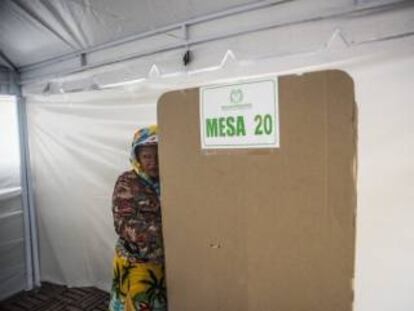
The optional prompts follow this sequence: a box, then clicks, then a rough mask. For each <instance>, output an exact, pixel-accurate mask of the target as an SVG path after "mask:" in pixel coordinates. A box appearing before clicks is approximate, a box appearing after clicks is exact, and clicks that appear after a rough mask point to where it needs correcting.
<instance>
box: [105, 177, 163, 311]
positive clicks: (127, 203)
mask: <svg viewBox="0 0 414 311" xmlns="http://www.w3.org/2000/svg"><path fill="white" fill-rule="evenodd" d="M113 216H114V224H115V230H116V232H117V234H118V235H119V239H118V242H117V245H116V248H115V256H114V260H113V282H112V292H111V301H110V305H109V310H110V311H120V310H122V311H165V310H167V298H166V288H165V279H164V251H163V241H162V228H161V209H160V200H159V185H158V183H155V182H153V181H151V179H150V178H148V177H147V176H146V175H145V174H142V173H137V172H136V171H135V170H131V171H128V172H125V173H123V174H122V175H121V176H120V177H119V178H118V180H117V182H116V184H115V189H114V193H113Z"/></svg>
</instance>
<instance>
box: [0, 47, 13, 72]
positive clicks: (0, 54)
mask: <svg viewBox="0 0 414 311" xmlns="http://www.w3.org/2000/svg"><path fill="white" fill-rule="evenodd" d="M0 60H2V61H3V62H4V63H5V64H6V65H7V66H8V67H9V68H10V69H11V70H13V71H17V66H16V65H15V64H13V62H12V61H11V60H10V58H8V57H7V55H6V54H4V52H3V51H2V50H0Z"/></svg>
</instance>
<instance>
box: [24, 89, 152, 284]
mask: <svg viewBox="0 0 414 311" xmlns="http://www.w3.org/2000/svg"><path fill="white" fill-rule="evenodd" d="M155 103H156V96H151V95H149V96H148V97H142V96H139V95H137V94H135V95H134V96H128V95H127V96H125V94H121V93H118V94H111V92H102V93H100V92H93V93H91V94H88V95H84V94H81V95H79V96H77V95H72V96H50V97H48V96H46V97H45V96H40V97H35V98H31V99H29V101H28V106H27V115H28V127H29V133H30V150H31V159H32V166H33V178H34V179H33V182H34V189H35V202H36V206H37V223H38V226H39V241H40V259H41V277H42V280H44V281H50V282H56V283H61V284H67V285H71V286H85V285H95V286H98V287H100V288H103V289H106V290H109V288H110V280H111V259H112V253H113V249H114V245H115V232H114V230H113V225H112V216H111V195H112V189H113V185H114V183H115V180H116V178H117V176H118V174H119V173H120V172H121V171H123V170H127V169H128V168H129V161H128V156H129V144H130V139H132V133H133V131H134V129H135V128H137V127H140V126H145V125H148V124H153V123H155V122H156V112H155Z"/></svg>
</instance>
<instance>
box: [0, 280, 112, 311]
mask: <svg viewBox="0 0 414 311" xmlns="http://www.w3.org/2000/svg"><path fill="white" fill-rule="evenodd" d="M108 303H109V294H108V293H106V292H104V291H101V290H99V289H97V288H95V287H80V288H79V287H78V288H68V287H66V286H61V285H55V284H50V283H42V287H40V288H37V289H34V290H31V291H27V292H21V293H18V294H16V295H14V296H12V297H10V298H8V299H6V300H4V301H1V302H0V311H106V310H107V308H108Z"/></svg>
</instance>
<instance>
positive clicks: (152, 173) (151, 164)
mask: <svg viewBox="0 0 414 311" xmlns="http://www.w3.org/2000/svg"><path fill="white" fill-rule="evenodd" d="M137 160H138V162H139V164H140V165H141V169H142V170H143V172H144V173H145V174H147V175H148V176H149V177H151V178H158V176H159V172H158V147H157V146H156V145H154V146H142V147H139V148H138V153H137Z"/></svg>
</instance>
